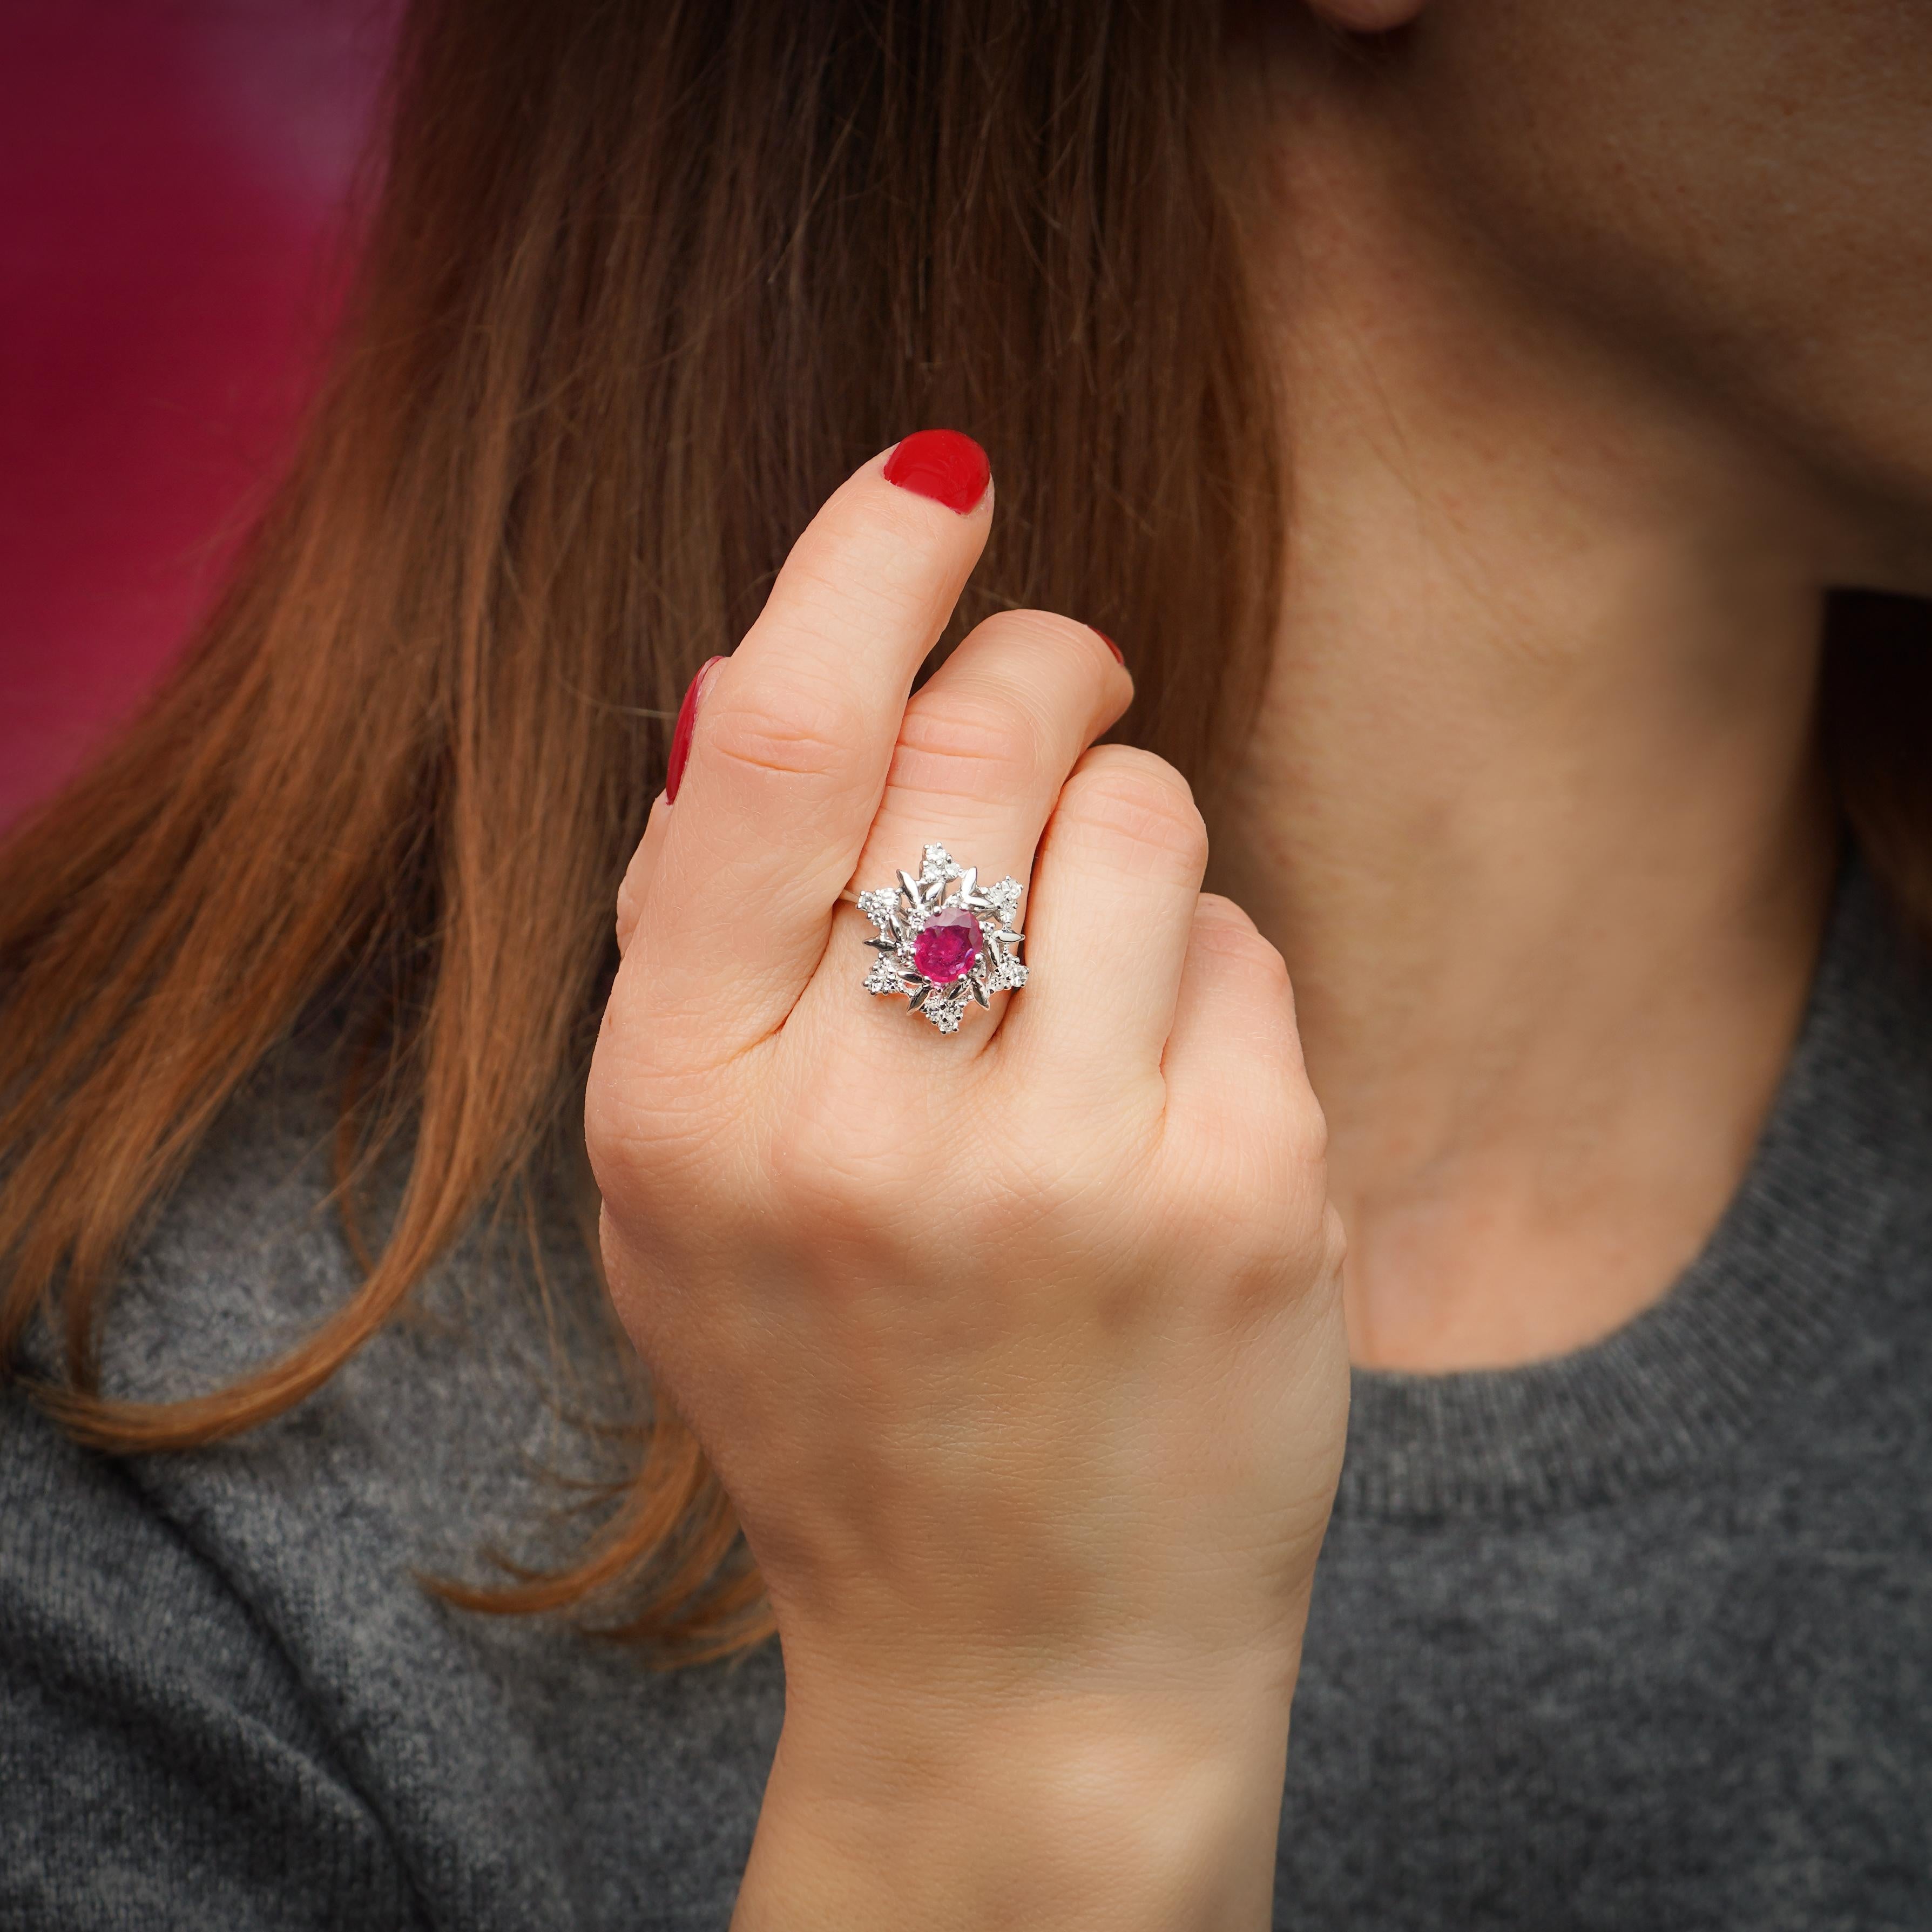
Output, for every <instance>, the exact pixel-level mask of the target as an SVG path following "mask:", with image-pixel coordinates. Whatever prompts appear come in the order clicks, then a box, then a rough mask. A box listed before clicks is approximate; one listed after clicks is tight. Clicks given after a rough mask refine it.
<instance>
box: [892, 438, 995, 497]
mask: <svg viewBox="0 0 1932 1932" xmlns="http://www.w3.org/2000/svg"><path fill="white" fill-rule="evenodd" d="M992 473H993V472H992V468H991V466H989V464H988V463H987V461H986V452H985V451H984V450H983V449H981V448H980V446H979V445H978V444H977V443H975V442H974V440H973V439H972V438H971V437H970V436H962V435H961V434H959V431H957V430H956V429H922V430H918V431H915V432H914V433H913V434H912V435H910V436H909V437H907V438H906V439H905V440H904V442H903V443H901V444H900V445H899V446H898V448H897V449H895V450H894V451H893V452H892V455H889V457H887V458H886V481H887V482H888V483H896V484H898V486H899V487H900V488H901V490H912V491H913V492H914V493H916V494H917V495H919V496H930V497H931V498H932V499H933V501H934V502H937V503H944V505H946V507H947V508H948V509H949V510H957V511H959V514H961V515H962V517H963V516H964V515H965V514H966V512H967V511H968V510H970V509H971V508H972V507H973V505H974V504H975V503H977V502H979V500H980V498H981V497H982V496H984V495H985V494H986V481H987V478H989V477H990V476H991V475H992Z"/></svg>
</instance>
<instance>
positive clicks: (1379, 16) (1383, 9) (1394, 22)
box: [1308, 0, 1429, 34]
mask: <svg viewBox="0 0 1932 1932" xmlns="http://www.w3.org/2000/svg"><path fill="white" fill-rule="evenodd" d="M1428 4H1429V0H1308V8H1309V11H1310V13H1313V14H1314V15H1316V17H1317V18H1318V19H1320V20H1326V21H1327V22H1328V24H1329V25H1330V26H1331V27H1340V28H1341V29H1342V30H1343V32H1344V33H1349V34H1389V33H1393V32H1394V31H1395V30H1396V28H1398V27H1406V26H1408V25H1409V23H1410V22H1411V21H1412V20H1414V19H1415V17H1416V16H1417V15H1418V13H1421V11H1422V10H1423V8H1424V7H1426V6H1427V5H1428Z"/></svg>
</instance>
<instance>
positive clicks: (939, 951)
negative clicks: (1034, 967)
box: [859, 845, 1027, 1033]
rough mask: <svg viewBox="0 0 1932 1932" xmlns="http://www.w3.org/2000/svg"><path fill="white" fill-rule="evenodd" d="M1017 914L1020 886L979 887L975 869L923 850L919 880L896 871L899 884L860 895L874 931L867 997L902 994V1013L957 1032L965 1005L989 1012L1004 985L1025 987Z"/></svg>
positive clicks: (942, 852) (1008, 882)
mask: <svg viewBox="0 0 1932 1932" xmlns="http://www.w3.org/2000/svg"><path fill="white" fill-rule="evenodd" d="M1019 909H1020V882H1019V880H1017V879H1013V878H1006V879H1001V880H1000V881H999V882H998V884H996V885H991V886H981V885H980V875H979V872H978V871H977V868H974V867H973V866H971V865H963V866H962V865H960V864H959V862H957V861H956V859H954V858H953V855H952V853H950V852H949V851H947V849H946V847H944V845H929V846H927V847H926V852H925V857H924V860H923V862H922V864H921V865H920V866H919V877H917V878H916V879H915V878H914V877H913V876H912V875H911V874H910V873H909V872H901V874H899V877H898V884H897V885H895V886H880V887H879V888H878V889H876V890H874V891H872V892H861V893H860V894H859V910H860V911H861V912H862V913H864V914H865V916H866V917H867V918H868V919H870V920H871V922H872V923H873V924H874V926H877V928H878V929H879V931H878V937H877V938H876V939H868V940H867V941H866V942H865V944H867V945H868V946H869V947H871V948H872V949H873V950H874V951H875V952H876V953H877V954H878V958H877V960H876V961H874V963H873V966H872V970H871V971H870V972H869V973H868V974H866V975H865V990H866V992H868V993H905V994H908V995H910V1004H909V1005H908V1006H907V1009H906V1010H907V1012H908V1013H922V1014H923V1015H924V1016H926V1019H929V1020H930V1021H931V1022H932V1023H933V1025H935V1026H936V1027H937V1028H938V1029H939V1031H941V1033H957V1032H958V1031H959V1019H960V1016H961V1015H962V1013H965V1010H966V1006H967V1003H968V1001H977V1002H978V1004H980V1005H981V1006H983V1007H990V1006H991V1005H992V995H993V994H995V993H996V992H998V991H999V990H1000V989H1001V988H1002V987H1006V988H1014V987H1019V986H1025V984H1026V982H1027V969H1026V968H1025V967H1024V966H1022V965H1021V964H1020V959H1019V949H1020V944H1021V942H1022V941H1023V940H1024V939H1025V937H1026V935H1025V934H1024V933H1023V932H1020V931H1019V930H1018V929H1017V928H1016V926H1015V924H1014V921H1015V919H1016V916H1018V914H1019Z"/></svg>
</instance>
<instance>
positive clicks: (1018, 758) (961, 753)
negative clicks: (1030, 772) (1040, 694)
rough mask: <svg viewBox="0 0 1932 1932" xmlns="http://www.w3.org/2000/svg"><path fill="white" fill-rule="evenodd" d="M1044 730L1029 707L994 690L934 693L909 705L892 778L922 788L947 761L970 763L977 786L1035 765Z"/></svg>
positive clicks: (901, 729)
mask: <svg viewBox="0 0 1932 1932" xmlns="http://www.w3.org/2000/svg"><path fill="white" fill-rule="evenodd" d="M1039 758H1040V732H1039V727H1038V726H1037V724H1036V723H1035V721H1034V718H1033V717H1032V715H1031V713H1029V712H1028V710H1027V709H1026V708H1025V706H1023V705H1021V704H1018V703H1015V702H1013V700H1010V699H1009V698H1004V697H999V696H998V695H996V694H994V693H993V692H991V691H947V692H945V693H944V694H941V693H940V692H936V691H935V692H933V693H932V694H929V697H927V698H926V699H925V700H922V701H920V702H917V703H914V704H913V705H912V706H910V707H909V708H908V709H907V712H906V715H905V721H904V724H903V725H902V726H901V727H900V730H899V742H898V752H897V754H895V769H894V772H893V774H892V775H893V778H894V779H895V781H901V782H911V783H916V784H920V785H921V787H922V788H923V786H924V784H925V782H926V780H927V778H929V776H931V775H935V772H937V771H938V770H943V768H944V767H945V766H949V765H963V766H969V767H971V768H972V769H973V770H974V772H975V774H976V775H975V777H974V779H973V781H972V782H973V783H974V784H975V785H976V786H977V785H979V784H983V783H985V782H986V781H987V779H988V778H995V779H997V778H1001V777H1004V776H1010V775H1013V774H1014V773H1016V772H1019V771H1022V770H1024V769H1028V768H1030V767H1031V766H1033V765H1034V764H1035V763H1037V761H1038V760H1039Z"/></svg>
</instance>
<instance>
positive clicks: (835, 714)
mask: <svg viewBox="0 0 1932 1932" xmlns="http://www.w3.org/2000/svg"><path fill="white" fill-rule="evenodd" d="M704 722H705V724H706V726H707V727H709V728H708V729H707V730H706V732H705V750H706V754H707V755H708V756H709V757H712V758H713V759H715V760H718V762H719V763H721V764H723V765H725V766H736V767H737V768H738V769H740V770H742V771H746V772H752V773H754V774H756V775H760V776H771V777H778V778H828V777H831V776H833V775H835V774H837V773H838V772H840V771H841V770H842V769H843V768H844V766H846V765H847V763H849V762H850V758H851V747H852V745H853V742H855V740H856V738H857V737H858V736H859V733H860V729H861V724H862V721H861V719H860V718H859V714H858V712H857V709H856V707H855V706H853V705H852V704H850V703H848V702H847V701H844V700H841V698H840V697H838V695H837V694H836V693H835V692H832V691H826V690H823V689H821V688H816V687H814V686H813V685H797V684H792V685H786V686H785V687H784V688H783V689H775V688H752V689H751V690H748V691H744V692H742V693H733V701H732V702H731V703H729V704H728V705H724V706H719V707H718V709H717V711H716V712H715V714H714V715H712V716H711V717H709V718H706V719H705V721H704Z"/></svg>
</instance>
